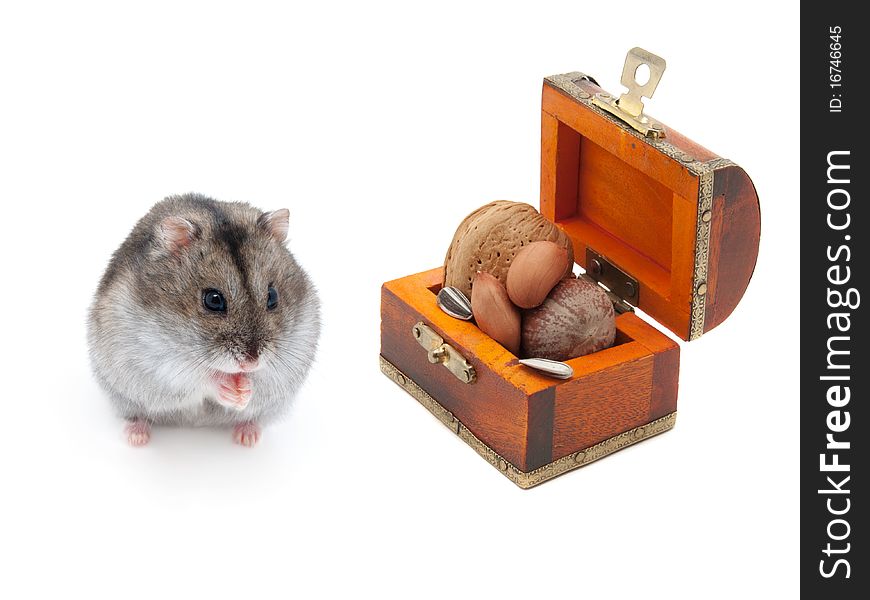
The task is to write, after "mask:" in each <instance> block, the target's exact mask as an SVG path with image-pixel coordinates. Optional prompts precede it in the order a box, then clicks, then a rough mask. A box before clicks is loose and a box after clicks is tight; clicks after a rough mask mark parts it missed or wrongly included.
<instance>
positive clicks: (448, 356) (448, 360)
mask: <svg viewBox="0 0 870 600" xmlns="http://www.w3.org/2000/svg"><path fill="white" fill-rule="evenodd" d="M411 333H412V334H413V335H414V339H416V340H417V342H419V343H420V345H421V346H423V349H424V350H426V358H428V360H429V362H430V363H432V364H438V363H441V364H442V365H444V366H445V367H447V370H448V371H450V372H451V373H453V374H454V375H455V376H456V378H457V379H459V381H461V382H463V383H474V380H475V379H476V378H477V374H476V373H475V372H474V367H472V366H471V363H469V362H468V361H467V360H465V357H464V356H462V355H461V354H460V353H459V352H458V351H457V350H456V349H455V348H454V347H453V346H451V345H450V344H445V343H444V339H443V338H442V337H441V336H440V335H438V334H437V333H435V331H434V330H433V329H432V328H431V327H429V326H428V325H424V324H423V322H422V321H420V322H418V323H417V324H416V325H414V326H413V327H412V328H411Z"/></svg>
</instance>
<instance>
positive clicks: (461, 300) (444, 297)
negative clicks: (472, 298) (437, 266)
mask: <svg viewBox="0 0 870 600" xmlns="http://www.w3.org/2000/svg"><path fill="white" fill-rule="evenodd" d="M437 301H438V306H439V307H441V310H443V311H444V312H446V313H447V314H448V315H450V316H451V317H453V318H455V319H462V320H463V321H470V320H471V317H472V315H471V302H469V300H468V298H466V297H465V294H463V293H462V292H461V291H459V290H458V289H456V288H455V287H444V288H441V290H440V291H439V292H438V298H437Z"/></svg>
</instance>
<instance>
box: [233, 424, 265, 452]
mask: <svg viewBox="0 0 870 600" xmlns="http://www.w3.org/2000/svg"><path fill="white" fill-rule="evenodd" d="M233 441H234V442H235V443H237V444H239V445H241V446H246V447H248V448H253V447H254V446H256V445H257V442H259V441H260V426H259V425H257V424H256V423H255V422H254V421H244V422H243V423H236V425H235V427H233Z"/></svg>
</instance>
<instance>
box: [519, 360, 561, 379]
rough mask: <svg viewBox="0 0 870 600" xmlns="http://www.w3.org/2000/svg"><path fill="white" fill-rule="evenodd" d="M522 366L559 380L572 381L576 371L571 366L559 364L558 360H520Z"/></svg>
mask: <svg viewBox="0 0 870 600" xmlns="http://www.w3.org/2000/svg"><path fill="white" fill-rule="evenodd" d="M520 364H521V365H525V366H527V367H530V368H532V369H534V370H536V371H540V372H541V373H543V374H544V375H549V376H550V377H555V378H557V379H571V377H572V376H573V375H574V369H572V368H571V365H569V364H566V363H563V362H559V361H558V360H549V359H546V358H522V359H520Z"/></svg>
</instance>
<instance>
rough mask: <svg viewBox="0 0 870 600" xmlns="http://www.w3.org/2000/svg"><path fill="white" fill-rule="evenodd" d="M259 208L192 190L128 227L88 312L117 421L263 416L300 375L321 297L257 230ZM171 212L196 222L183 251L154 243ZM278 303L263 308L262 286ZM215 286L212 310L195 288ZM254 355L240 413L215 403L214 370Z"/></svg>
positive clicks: (285, 402) (313, 340)
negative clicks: (221, 301) (220, 302)
mask: <svg viewBox="0 0 870 600" xmlns="http://www.w3.org/2000/svg"><path fill="white" fill-rule="evenodd" d="M262 216H263V212H262V211H259V210H257V209H255V208H253V207H251V206H250V205H248V204H245V203H240V202H218V201H216V200H212V199H211V198H206V197H204V196H200V195H195V194H186V195H183V196H172V197H169V198H166V199H165V200H163V201H162V202H158V203H157V204H155V205H154V207H153V208H152V209H151V210H150V211H149V212H148V214H146V215H145V216H144V217H143V218H142V219H141V220H140V221H139V222H138V223H137V224H136V226H135V227H134V228H133V231H132V232H131V233H130V235H129V236H128V237H127V239H126V240H125V241H124V243H123V244H121V246H120V248H118V250H117V251H116V252H115V253H114V255H113V256H112V259H111V262H110V263H109V266H108V268H107V269H106V272H105V274H104V275H103V278H102V280H101V281H100V284H99V287H98V289H97V293H96V296H95V298H94V301H93V304H92V305H91V309H90V314H89V319H88V343H89V346H90V356H91V365H92V368H93V371H94V374H95V375H96V378H97V380H98V381H99V383H100V385H101V386H102V387H103V389H104V390H105V391H106V393H107V394H108V395H109V397H110V398H111V400H112V403H113V404H114V406H115V408H116V409H117V411H118V413H119V415H120V416H122V417H124V418H127V419H135V418H139V419H144V420H146V421H148V422H151V423H158V424H181V425H207V426H220V425H232V424H235V423H239V422H243V421H256V422H258V423H261V424H263V423H268V422H269V421H271V420H272V419H274V418H275V417H278V416H279V415H281V414H282V413H284V412H285V411H286V409H287V408H288V406H289V404H290V402H291V400H292V399H293V397H294V395H295V394H296V392H297V391H298V389H299V387H300V386H301V385H302V383H303V382H304V380H305V377H306V375H307V374H308V370H309V368H310V367H311V363H312V361H313V358H314V353H315V350H316V347H317V341H318V337H319V333H320V316H319V314H320V304H319V300H318V297H317V293H316V290H315V289H314V286H313V285H312V283H311V281H310V279H309V278H308V275H307V274H306V273H305V271H303V270H302V268H301V267H300V266H299V265H298V264H297V262H296V260H295V259H294V258H293V255H292V254H291V253H290V251H289V250H287V248H285V247H284V245H283V243H282V242H280V241H278V240H277V239H275V238H274V237H272V235H270V234H269V232H268V231H267V230H266V228H265V227H264V226H263V221H262V219H261V217H262ZM167 217H182V218H184V219H187V220H188V221H189V222H190V223H192V224H193V225H194V231H195V235H194V239H193V241H192V242H191V243H190V245H189V246H188V247H185V248H183V249H182V250H181V251H180V252H176V253H173V252H169V251H167V249H166V247H165V245H164V244H163V243H162V239H161V237H160V231H161V229H160V226H161V223H162V222H163V220H164V219H165V218H167ZM270 283H271V284H272V285H273V286H274V287H275V289H276V290H277V291H278V295H279V299H278V306H277V307H276V308H275V309H274V310H272V311H268V310H267V309H266V298H267V290H268V286H269V284H270ZM209 288H214V289H218V290H220V291H222V292H223V294H224V295H225V297H226V299H227V302H228V305H229V308H228V310H227V312H226V313H225V314H219V313H211V312H209V311H207V310H206V309H205V308H204V307H203V305H202V291H203V290H205V289H209ZM251 353H253V354H257V353H259V360H260V363H261V368H260V369H259V370H257V371H254V372H251V373H248V374H247V376H248V378H249V379H250V381H251V387H252V390H253V393H252V396H251V400H250V403H249V404H248V405H247V407H245V408H244V409H243V410H235V409H233V408H227V407H225V406H223V405H221V404H219V403H218V402H216V401H215V397H216V396H215V394H216V388H215V385H214V382H213V376H214V374H215V373H216V372H233V370H234V369H235V370H237V369H238V361H239V360H241V359H242V358H244V357H245V356H246V355H248V354H251Z"/></svg>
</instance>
